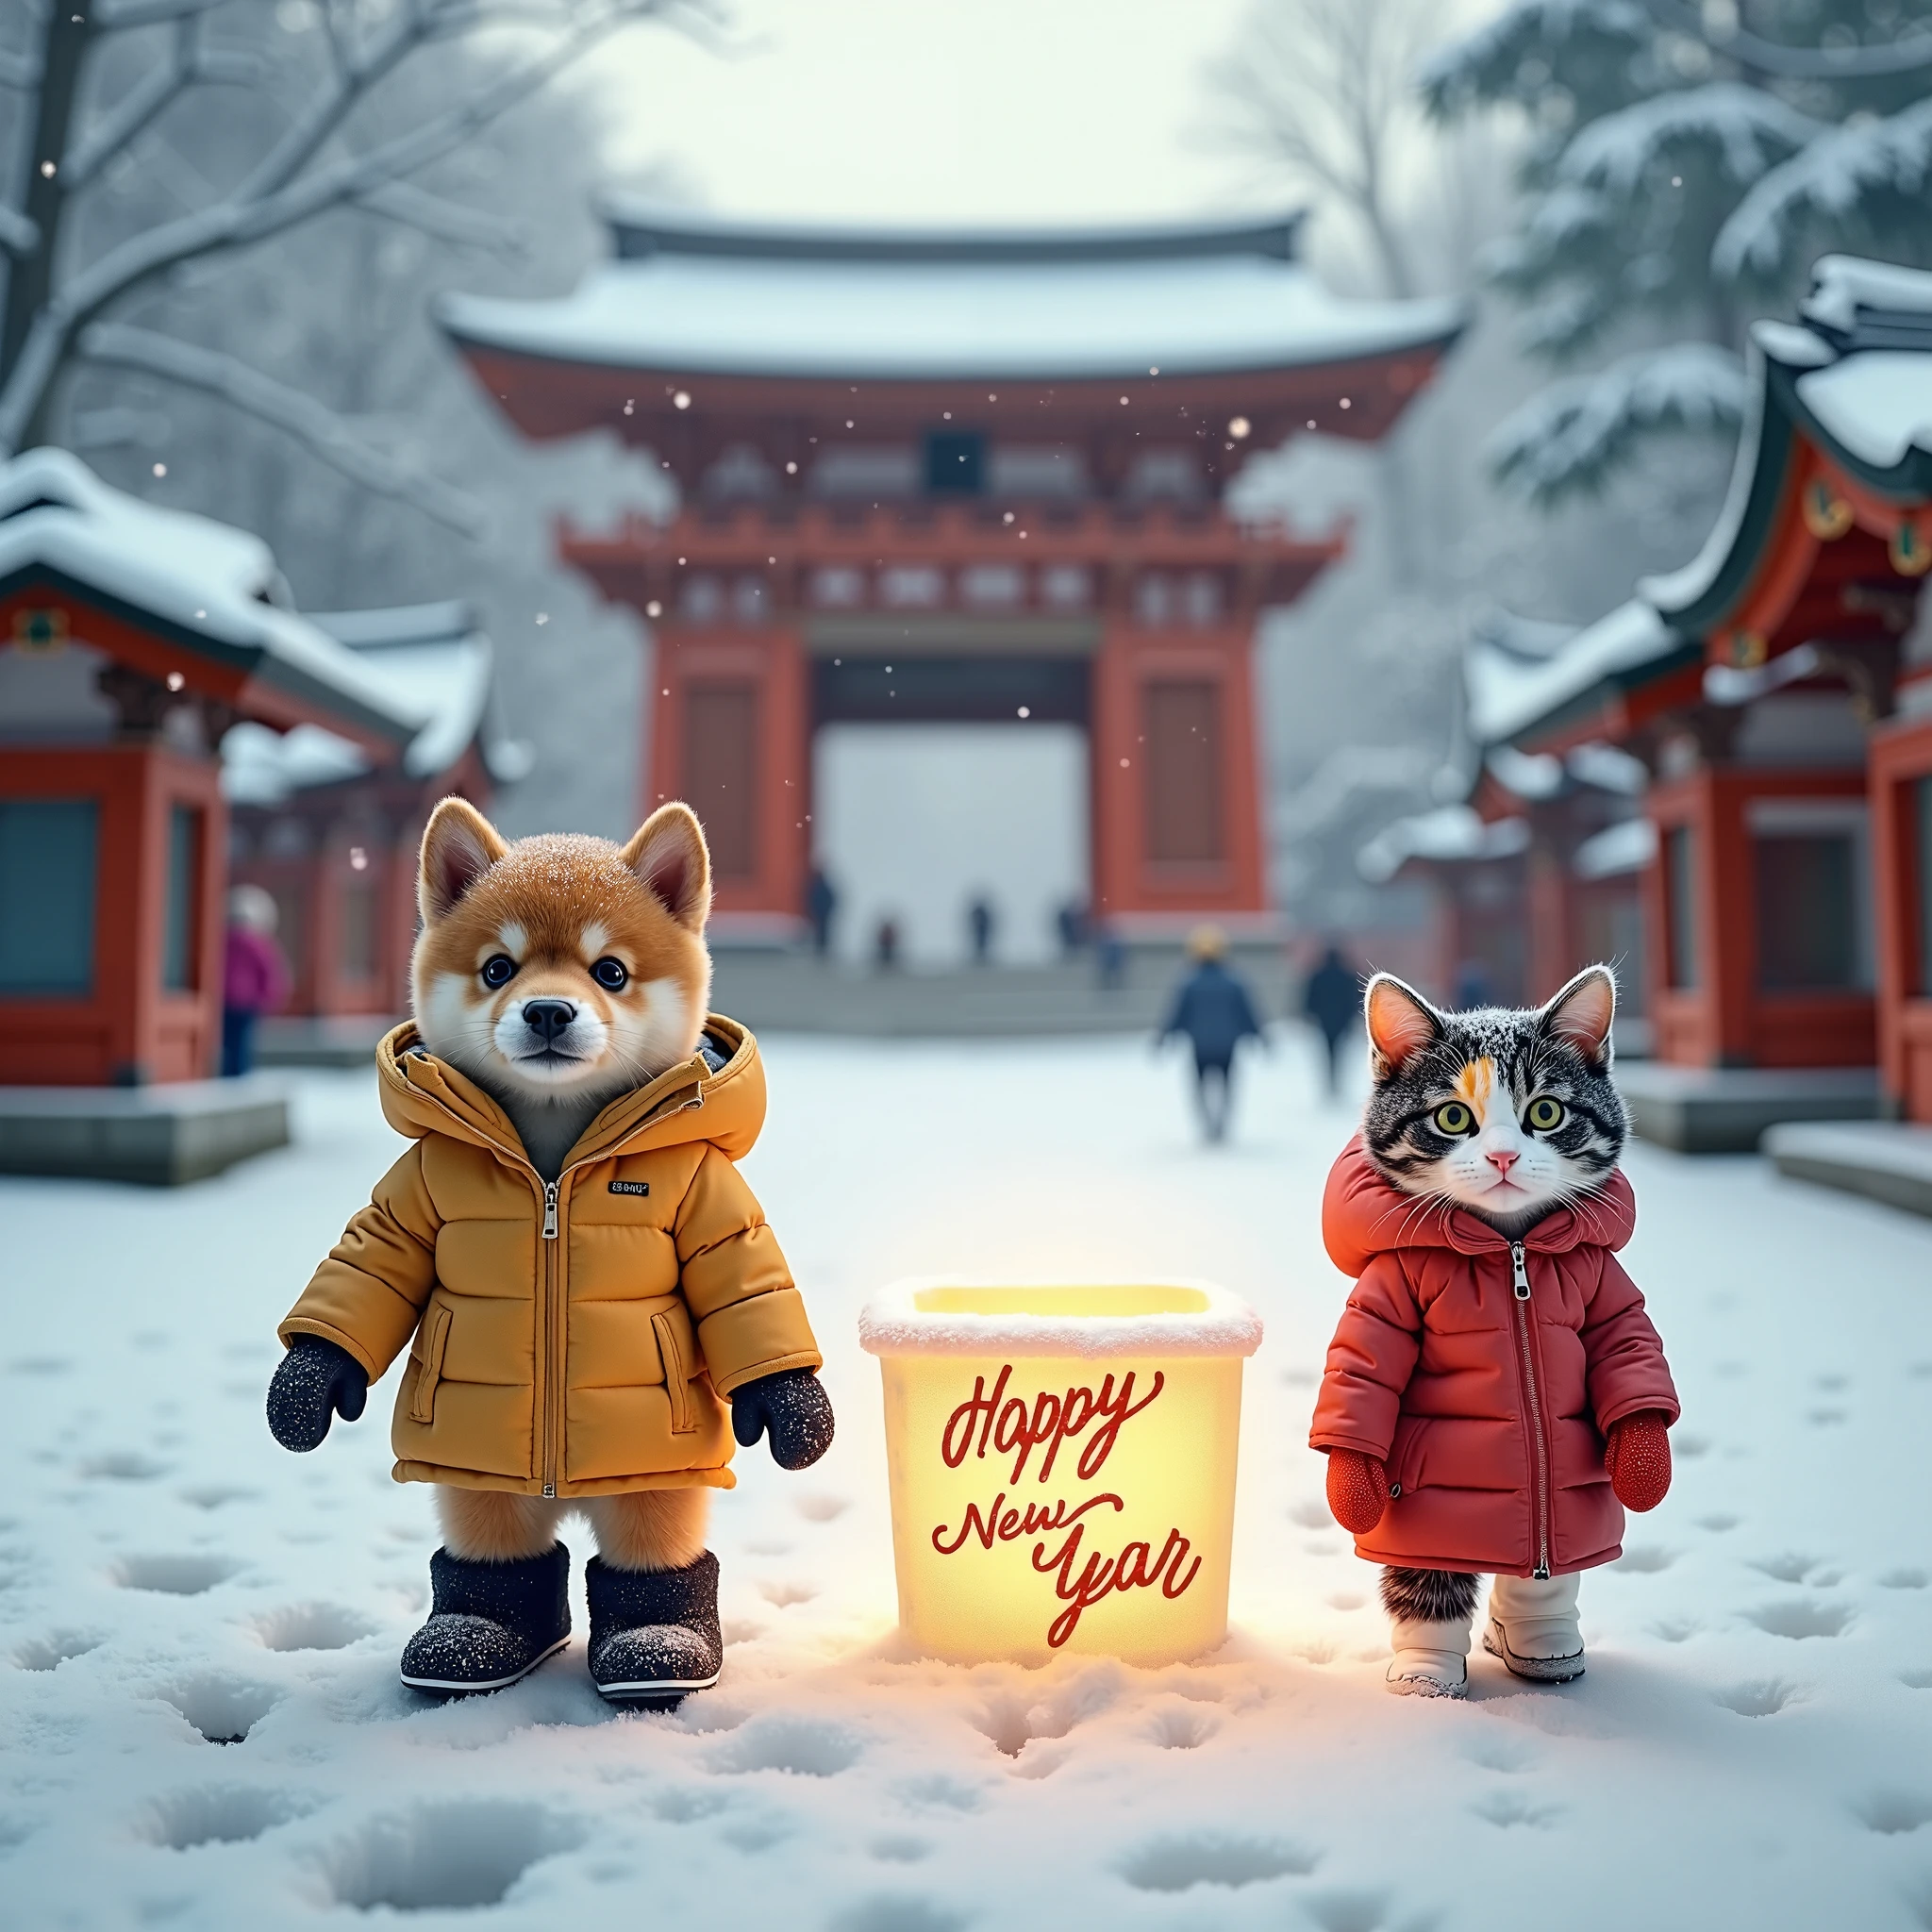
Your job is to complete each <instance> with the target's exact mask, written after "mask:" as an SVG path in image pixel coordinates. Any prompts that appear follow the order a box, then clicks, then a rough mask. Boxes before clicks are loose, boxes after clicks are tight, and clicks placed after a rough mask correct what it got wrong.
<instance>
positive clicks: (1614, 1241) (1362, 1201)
mask: <svg viewBox="0 0 1932 1932" xmlns="http://www.w3.org/2000/svg"><path fill="white" fill-rule="evenodd" d="M1636 1225H1637V1196H1636V1195H1635V1194H1634V1193H1633V1192H1632V1191H1631V1188H1630V1183H1629V1182H1628V1181H1627V1180H1626V1179H1625V1178H1624V1171H1623V1169H1622V1168H1617V1169H1616V1170H1614V1171H1613V1172H1612V1173H1611V1174H1610V1176H1609V1178H1608V1179H1607V1181H1605V1182H1604V1184H1603V1185H1602V1186H1601V1187H1600V1188H1598V1189H1597V1190H1596V1191H1594V1192H1593V1193H1590V1194H1586V1195H1585V1196H1584V1197H1583V1198H1582V1199H1581V1200H1577V1201H1573V1202H1571V1203H1570V1204H1569V1205H1568V1206H1566V1207H1562V1208H1552V1209H1551V1211H1550V1212H1549V1213H1547V1214H1546V1215H1544V1216H1543V1218H1542V1219H1541V1221H1539V1222H1538V1223H1537V1224H1536V1225H1535V1226H1534V1227H1532V1228H1531V1229H1530V1230H1529V1232H1528V1233H1527V1234H1525V1235H1524V1237H1523V1243H1524V1246H1525V1247H1528V1248H1536V1249H1538V1250H1540V1251H1541V1252H1542V1253H1544V1254H1562V1253H1564V1252H1565V1251H1566V1250H1568V1249H1571V1248H1576V1247H1583V1246H1586V1245H1589V1246H1594V1247H1602V1248H1612V1249H1615V1248H1621V1247H1622V1246H1623V1245H1624V1242H1625V1241H1628V1240H1629V1239H1630V1235H1631V1231H1632V1230H1633V1229H1634V1228H1635V1227H1636ZM1322 1239H1323V1241H1324V1242H1325V1243H1326V1244H1327V1248H1328V1257H1329V1259H1330V1260H1332V1261H1333V1262H1334V1263H1335V1265H1336V1266H1337V1267H1338V1268H1339V1269H1341V1272H1342V1273H1343V1274H1350V1275H1358V1274H1361V1272H1362V1271H1363V1270H1364V1269H1365V1268H1366V1267H1367V1266H1368V1265H1369V1262H1370V1259H1371V1258H1372V1257H1374V1256H1376V1255H1379V1254H1384V1253H1386V1252H1387V1251H1388V1250H1390V1249H1391V1248H1453V1249H1454V1250H1455V1251H1456V1252H1457V1254H1459V1255H1482V1254H1490V1253H1492V1252H1497V1251H1501V1252H1505V1253H1507V1250H1508V1247H1509V1243H1508V1241H1507V1240H1505V1238H1504V1237H1503V1236H1502V1235H1501V1234H1499V1233H1498V1232H1497V1231H1496V1229H1494V1228H1493V1227H1491V1225H1490V1224H1489V1223H1488V1222H1487V1221H1484V1220H1482V1219H1481V1218H1480V1217H1479V1216H1477V1215H1474V1214H1472V1213H1470V1212H1469V1210H1468V1209H1467V1208H1458V1207H1457V1206H1455V1204H1454V1203H1452V1202H1447V1201H1431V1202H1429V1203H1427V1205H1426V1206H1425V1205H1424V1204H1423V1203H1422V1202H1420V1201H1418V1200H1417V1198H1416V1197H1415V1196H1414V1195H1413V1194H1405V1193H1404V1192H1403V1191H1402V1190H1401V1189H1400V1188H1397V1187H1392V1186H1391V1184H1390V1183H1389V1182H1388V1181H1386V1180H1384V1179H1383V1178H1382V1176H1381V1175H1380V1174H1377V1173H1376V1171H1375V1169H1374V1165H1373V1164H1372V1163H1371V1162H1370V1159H1369V1157H1368V1154H1367V1152H1366V1151H1365V1150H1364V1148H1363V1146H1362V1137H1361V1136H1360V1135H1359V1134H1357V1136H1356V1137H1355V1139H1354V1140H1352V1141H1350V1142H1349V1143H1348V1145H1347V1146H1346V1147H1344V1148H1343V1149H1342V1150H1341V1154H1340V1156H1339V1157H1338V1158H1337V1159H1336V1162H1335V1165H1334V1166H1333V1167H1332V1168H1330V1169H1329V1171H1328V1186H1327V1189H1326V1191H1324V1194H1323V1196H1322Z"/></svg>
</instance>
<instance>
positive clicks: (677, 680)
mask: <svg viewBox="0 0 1932 1932" xmlns="http://www.w3.org/2000/svg"><path fill="white" fill-rule="evenodd" d="M653 675H654V676H655V678H656V685H655V688H654V689H653V691H652V692H651V697H650V706H649V709H650V721H651V722H650V748H649V761H648V768H647V777H646V782H645V786H644V791H645V797H644V801H643V805H644V809H645V811H646V813H648V812H650V811H653V810H655V809H656V808H657V807H658V806H659V805H661V804H663V803H664V802H665V801H666V800H667V799H672V798H682V799H683V800H684V801H685V802H686V803H687V804H688V805H690V806H691V809H692V810H693V811H695V812H696V813H697V815H698V818H699V820H700V821H701V822H702V823H703V824H704V826H705V835H706V838H707V840H708V842H709V844H710V848H711V867H712V905H713V908H714V911H715V912H717V913H719V914H722V915H723V916H724V921H725V922H726V924H727V926H728V924H729V923H730V922H731V921H732V920H733V919H734V918H743V917H747V916H749V917H753V918H757V917H760V916H761V917H762V918H763V919H765V920H768V921H769V920H772V919H774V918H775V919H777V920H795V919H798V918H800V917H802V916H803V911H804V906H805V882H806V873H807V868H808V863H809V855H810V834H811V827H810V824H809V823H808V814H809V811H810V808H811V806H810V797H811V773H810V762H811V761H810V705H809V698H808V691H807V664H806V658H805V652H804V649H803V647H802V643H801V641H800V638H799V635H798V633H797V632H796V631H795V630H791V629H789V628H788V629H776V628H774V629H770V630H763V629H743V630H722V629H721V630H715V631H713V630H708V631H702V632H698V631H689V630H686V629H684V628H683V627H682V626H671V625H666V626H665V627H663V628H662V629H660V630H659V632H658V648H657V652H656V661H655V665H654V673H653Z"/></svg>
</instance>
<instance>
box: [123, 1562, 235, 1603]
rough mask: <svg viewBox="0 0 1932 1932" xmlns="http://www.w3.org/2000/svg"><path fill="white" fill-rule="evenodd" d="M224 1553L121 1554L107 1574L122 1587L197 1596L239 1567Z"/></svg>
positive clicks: (173, 1594)
mask: <svg viewBox="0 0 1932 1932" xmlns="http://www.w3.org/2000/svg"><path fill="white" fill-rule="evenodd" d="M241 1567H242V1566H241V1564H239V1563H237V1562H234V1561H233V1560H232V1559H230V1558H229V1557H208V1556H192V1557H120V1558H119V1559H118V1560H117V1561H116V1562H115V1564H114V1566H113V1568H112V1570H111V1571H110V1572H109V1574H110V1575H111V1576H112V1577H113V1579H114V1581H115V1582H116V1583H118V1584H119V1585H120V1586H121V1588H122V1589H123V1590H153V1591H160V1592H161V1593H162V1594H163V1595H166V1596H200V1595H201V1594H202V1593H203V1592H204V1591H210V1590H212V1589H214V1587H215V1586H216V1584H218V1583H225V1582H226V1581H227V1580H228V1578H229V1577H231V1576H232V1575H234V1574H235V1573H236V1572H237V1571H238V1570H240V1569H241Z"/></svg>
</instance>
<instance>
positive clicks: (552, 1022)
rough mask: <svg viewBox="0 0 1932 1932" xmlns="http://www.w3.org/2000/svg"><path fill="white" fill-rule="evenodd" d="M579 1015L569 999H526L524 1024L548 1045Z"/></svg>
mask: <svg viewBox="0 0 1932 1932" xmlns="http://www.w3.org/2000/svg"><path fill="white" fill-rule="evenodd" d="M576 1016H577V1009H576V1008H575V1007H574V1006H572V1005H571V1003H570V1002H569V1001H568V1000H525V1002H524V1024H525V1026H527V1027H528V1028H529V1029H530V1031H531V1032H532V1033H534V1034H536V1035H537V1036H538V1037H539V1038H540V1039H541V1040H542V1041H544V1043H545V1044H546V1045H547V1044H548V1043H549V1042H550V1041H553V1040H555V1039H556V1038H557V1036H558V1034H559V1033H562V1032H563V1031H565V1030H566V1029H567V1028H568V1027H569V1025H570V1023H571V1022H572V1021H573V1020H575V1018H576Z"/></svg>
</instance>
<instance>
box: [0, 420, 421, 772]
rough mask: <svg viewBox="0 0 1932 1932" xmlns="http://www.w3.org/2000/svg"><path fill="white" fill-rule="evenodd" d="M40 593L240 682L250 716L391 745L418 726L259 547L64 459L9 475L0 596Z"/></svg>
mask: <svg viewBox="0 0 1932 1932" xmlns="http://www.w3.org/2000/svg"><path fill="white" fill-rule="evenodd" d="M33 581H41V582H45V583H47V584H49V585H50V586H52V587H53V588H56V589H58V590H65V591H70V592H72V593H73V594H75V595H77V596H81V597H84V598H85V599H86V600H87V601H89V602H90V603H92V604H93V605H95V606H97V607H99V608H103V609H105V610H107V611H108V612H110V613H111V614H113V615H116V616H120V617H124V618H125V619H126V620H127V621H128V622H130V623H133V624H135V625H139V626H140V627H142V629H145V630H148V631H150V632H155V633H158V634H159V635H162V636H165V637H167V638H169V639H170V640H171V641H175V642H176V643H178V644H180V645H181V646H182V647H183V648H184V650H185V651H187V652H188V653H189V654H190V659H191V665H192V659H193V658H201V659H204V660H208V661H210V662H212V663H213V664H214V665H215V666H217V667H219V668H220V669H222V670H223V671H225V672H227V673H230V674H233V673H237V672H239V673H241V674H242V676H243V678H244V679H245V680H246V682H245V683H244V685H243V687H242V692H241V694H240V695H241V702H242V708H244V709H246V708H251V706H253V707H258V708H263V709H266V710H268V711H270V712H271V713H273V715H274V717H275V722H276V723H294V722H295V721H296V720H297V719H299V718H301V717H303V716H305V715H306V716H308V717H311V718H312V717H315V716H318V715H319V716H322V717H326V718H328V719H330V720H331V721H333V722H337V723H340V724H346V725H348V726H349V727H350V728H352V729H358V730H361V731H363V732H365V733H367V734H369V736H370V737H372V738H373V739H375V740H376V741H389V742H400V741H403V740H404V739H406V738H408V735H409V733H410V732H411V731H412V730H413V729H415V727H416V724H417V720H416V717H415V715H414V714H413V712H412V711H411V710H410V709H409V708H408V707H407V706H406V705H404V704H402V703H401V702H400V701H399V700H398V698H397V696H396V694H395V692H394V691H393V690H392V689H391V686H390V685H389V684H387V683H386V682H385V681H384V680H383V679H382V677H381V676H380V675H378V674H377V673H376V672H375V671H374V670H373V669H372V668H371V667H370V666H369V665H368V664H367V663H365V662H364V661H363V660H362V659H361V658H359V657H358V655H357V654H356V653H355V652H354V651H351V650H347V649H345V648H344V647H343V645H342V644H341V643H340V642H339V641H337V640H336V639H334V638H332V637H331V636H329V634H328V633H327V632H326V631H325V630H323V629H322V628H320V627H319V626H318V625H315V624H313V623H311V622H310V621H309V620H308V619H307V618H304V617H301V616H299V615H297V613H296V612H295V611H293V610H292V609H291V608H288V604H289V595H288V588H287V585H286V584H285V583H284V581H283V579H282V575H281V573H280V572H279V571H278V570H277V569H276V568H275V556H274V554H273V553H272V552H271V551H270V549H269V547H268V545H267V544H265V543H264V542H262V541H261V540H260V539H259V538H258V537H253V536H250V535H249V534H248V533H247V532H246V531H243V530H237V529H234V528H232V527H230V526H229V525H226V524H219V523H216V522H214V521H213V520H212V519H210V518H208V517H200V516H192V515H190V514H189V513H188V512H187V511H184V510H175V509H164V508H159V507H158V506H157V505H155V504H150V503H143V502H142V501H141V500H140V498H138V497H134V496H129V495H128V494H127V493H126V492H125V491H120V490H115V489H112V488H110V487H109V486H108V484H106V483H103V482H102V481H101V479H100V478H99V477H98V476H96V475H94V473H93V472H92V470H90V469H89V468H88V467H87V465H86V464H85V463H83V462H81V461H80V460H79V458H76V457H74V456H71V455H70V454H69V453H68V452H67V451H65V450H59V449H36V450H29V451H27V452H26V453H25V455H23V456H18V457H15V458H13V459H12V460H11V461H10V462H8V463H6V464H4V465H0V595H4V594H7V593H8V592H10V591H13V590H15V589H18V588H19V587H20V586H21V585H23V584H24V583H27V582H33ZM184 675H186V672H185V671H184Z"/></svg>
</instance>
